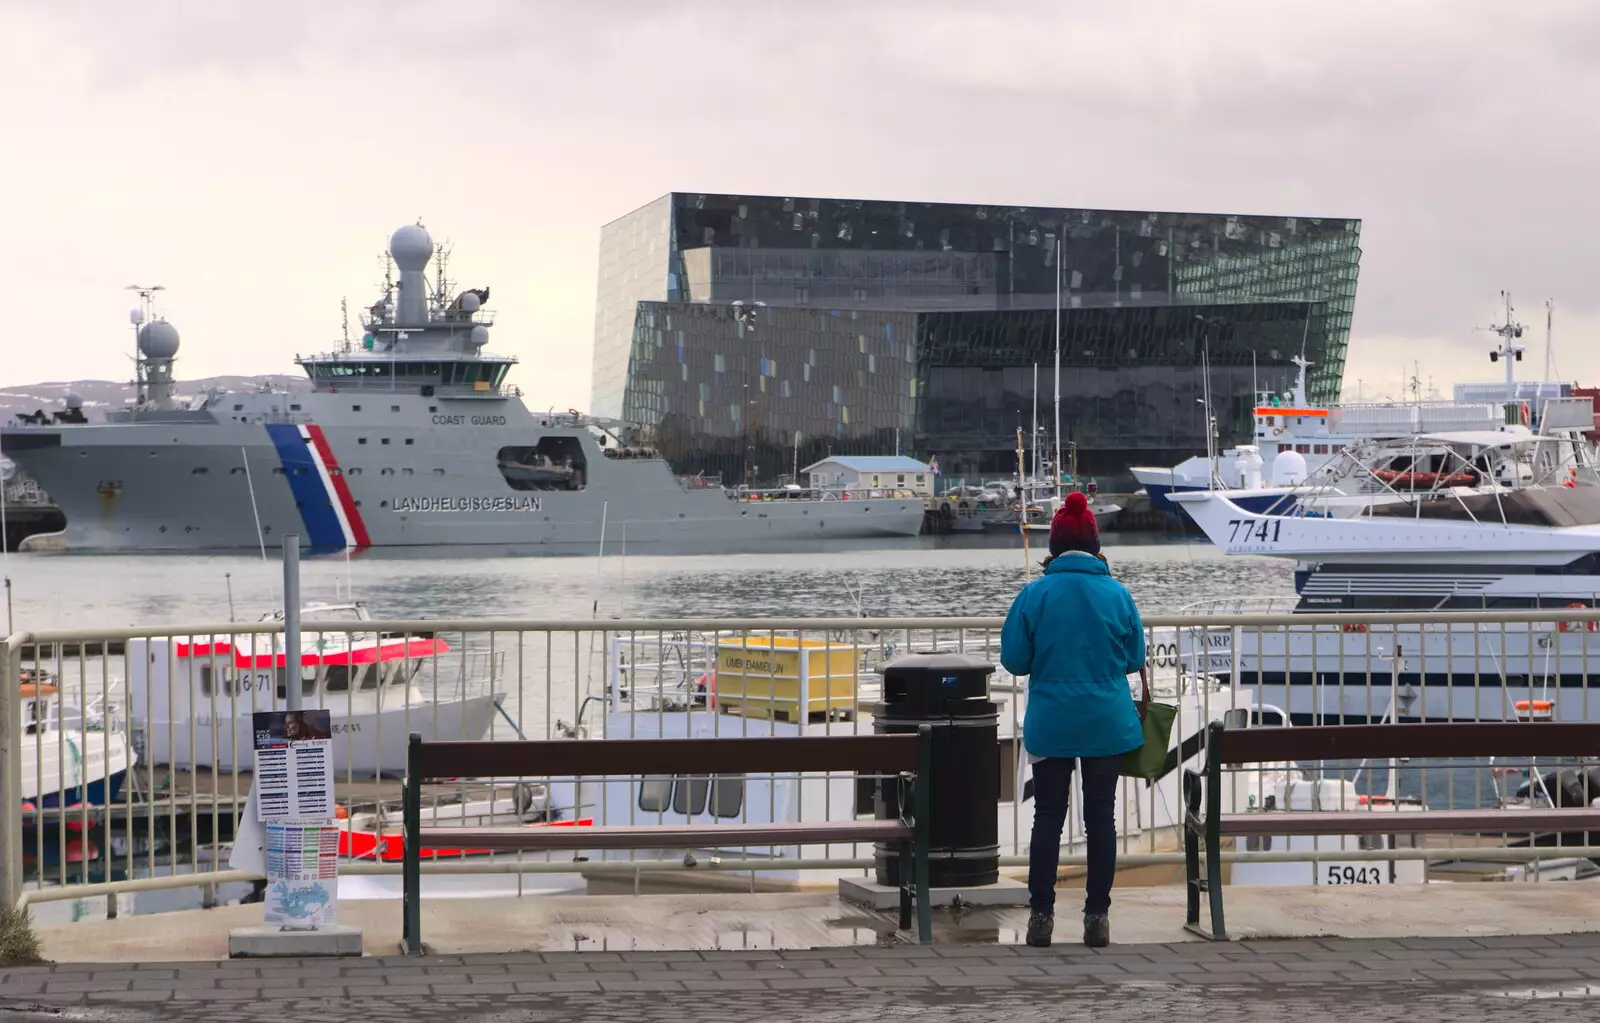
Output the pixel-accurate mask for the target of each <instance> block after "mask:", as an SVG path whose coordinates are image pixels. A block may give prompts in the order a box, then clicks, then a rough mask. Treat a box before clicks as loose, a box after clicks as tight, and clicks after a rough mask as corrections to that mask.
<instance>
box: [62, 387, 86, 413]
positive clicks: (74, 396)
mask: <svg viewBox="0 0 1600 1023" xmlns="http://www.w3.org/2000/svg"><path fill="white" fill-rule="evenodd" d="M61 403H62V404H63V405H65V406H66V407H67V408H73V409H77V408H83V395H81V394H79V393H78V392H77V391H68V392H67V393H66V394H65V395H63V396H62V398H61Z"/></svg>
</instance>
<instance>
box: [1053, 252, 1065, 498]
mask: <svg viewBox="0 0 1600 1023" xmlns="http://www.w3.org/2000/svg"><path fill="white" fill-rule="evenodd" d="M1063 227H1065V225H1064V224H1063ZM1055 395H1056V398H1055V420H1056V424H1055V425H1056V429H1055V434H1056V460H1055V462H1054V463H1052V470H1051V475H1052V476H1054V477H1055V482H1056V486H1055V492H1056V502H1057V503H1058V504H1059V503H1060V501H1061V238H1060V236H1059V235H1058V236H1057V237H1056V388H1055Z"/></svg>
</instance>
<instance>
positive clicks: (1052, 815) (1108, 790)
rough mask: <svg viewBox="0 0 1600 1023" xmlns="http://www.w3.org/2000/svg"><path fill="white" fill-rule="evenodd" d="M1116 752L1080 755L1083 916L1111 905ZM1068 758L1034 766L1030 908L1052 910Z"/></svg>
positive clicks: (1098, 913)
mask: <svg viewBox="0 0 1600 1023" xmlns="http://www.w3.org/2000/svg"><path fill="white" fill-rule="evenodd" d="M1122 761H1123V757H1122V756H1121V755H1118V756H1114V757H1083V758H1081V759H1080V760H1078V761H1076V762H1077V763H1081V764H1083V830H1084V836H1085V838H1087V840H1088V847H1089V848H1088V853H1089V877H1088V885H1087V888H1088V890H1087V892H1086V893H1085V896H1084V900H1083V912H1084V915H1085V916H1101V915H1104V914H1105V913H1107V912H1109V911H1110V909H1111V880H1112V878H1113V877H1114V876H1115V875H1116V872H1117V821H1116V805H1117V779H1118V778H1120V777H1121V776H1122ZM1073 763H1074V761H1073V760H1072V759H1071V758H1065V757H1062V758H1050V759H1047V760H1041V761H1039V762H1038V763H1036V764H1034V765H1033V844H1032V846H1031V847H1030V848H1029V850H1028V904H1029V906H1031V907H1032V908H1033V910H1034V911H1035V912H1039V913H1054V912H1055V908H1056V868H1057V866H1058V863H1059V861H1060V859H1061V829H1062V827H1063V826H1064V825H1065V824H1066V823H1067V801H1068V797H1069V795H1070V794H1071V792H1072V765H1073Z"/></svg>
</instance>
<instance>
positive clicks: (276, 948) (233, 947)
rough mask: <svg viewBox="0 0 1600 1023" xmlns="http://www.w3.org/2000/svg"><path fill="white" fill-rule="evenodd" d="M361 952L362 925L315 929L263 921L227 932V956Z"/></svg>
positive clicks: (291, 956) (292, 956)
mask: <svg viewBox="0 0 1600 1023" xmlns="http://www.w3.org/2000/svg"><path fill="white" fill-rule="evenodd" d="M359 955H361V928H359V927H349V926H345V925H342V924H341V925H339V926H336V927H329V928H325V929H323V930H318V931H282V930H279V929H278V928H276V927H268V926H265V925H261V926H257V927H235V928H234V929H233V930H232V931H230V932H228V958H229V959H301V958H309V957H311V956H359Z"/></svg>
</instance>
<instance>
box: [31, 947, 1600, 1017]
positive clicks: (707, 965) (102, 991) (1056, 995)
mask: <svg viewBox="0 0 1600 1023" xmlns="http://www.w3.org/2000/svg"><path fill="white" fill-rule="evenodd" d="M1219 1008H1225V1009H1226V1010H1227V1011H1229V1012H1230V1013H1231V1014H1232V1015H1231V1016H1230V1017H1229V1018H1230V1021H1233V1020H1237V1021H1253V1020H1258V1019H1259V1020H1274V1021H1277V1020H1282V1019H1284V1018H1286V1017H1287V1018H1293V1019H1294V1020H1295V1023H1321V1021H1323V1020H1346V1019H1352V1018H1359V1019H1362V1020H1363V1021H1386V1020H1404V1021H1407V1023H1430V1021H1433V1020H1440V1021H1444V1020H1449V1021H1475V1020H1499V1019H1516V1020H1524V1021H1525V1020H1543V1019H1552V1020H1559V1019H1591V1020H1592V1019H1596V1018H1600V934H1587V935H1552V936H1532V937H1510V938H1479V939H1469V938H1461V939H1410V940H1407V939H1400V940H1365V941H1351V940H1334V939H1318V940H1300V941H1272V942H1236V943H1232V944H1207V943H1193V944H1176V945H1118V946H1112V947H1111V948H1108V949H1103V950H1099V951H1092V950H1089V949H1085V948H1083V947H1081V946H1075V945H1058V946H1057V947H1055V948H1052V949H1043V950H1041V949H1030V948H1026V947H1022V946H1015V945H952V946H939V947H934V948H921V947H917V946H891V947H887V948H821V949H813V950H809V951H705V952H563V953H550V952H546V953H535V952H529V953H512V954H505V955H470V956H443V957H421V958H410V959H408V958H404V957H399V956H395V957H375V958H366V959H357V960H281V961H233V962H208V963H155V964H148V965H146V964H138V965H129V964H118V965H94V964H64V965H59V966H50V967H37V968H29V969H16V970H0V1023H24V1021H34V1020H46V1019H57V1020H64V1019H90V1020H106V1021H117V1023H143V1021H154V1020H157V1019H159V1020H175V1021H202V1020H203V1021H207V1023H210V1021H217V1023H254V1021H257V1020H263V1021H265V1020H271V1021H273V1023H283V1021H284V1020H288V1019H293V1020H297V1021H300V1020H303V1021H308V1023H342V1021H345V1020H350V1021H358V1020H359V1021H363V1023H367V1021H388V1020H414V1021H421V1023H433V1021H444V1020H470V1021H478V1023H502V1021H504V1023H510V1021H519V1020H528V1021H551V1023H564V1021H569V1020H571V1021H576V1020H580V1019H581V1020H584V1021H610V1020H617V1021H627V1023H654V1021H657V1020H659V1021H663V1023H666V1021H674V1023H676V1021H682V1020H692V1021H696V1023H732V1021H743V1020H760V1021H762V1023H784V1021H789V1020H793V1021H797V1023H798V1021H805V1023H813V1021H819V1023H820V1021H824V1020H837V1021H849V1023H872V1021H879V1020H899V1019H902V1018H904V1017H908V1016H911V1015H913V1014H915V1015H916V1016H917V1018H918V1019H919V1020H924V1021H929V1023H938V1021H943V1020H952V1021H953V1020H958V1019H959V1020H963V1021H976V1023H983V1021H987V1020H996V1021H998V1020H1047V1019H1048V1020H1058V1019H1062V1018H1070V1017H1072V1016H1074V1015H1076V1014H1078V1013H1083V1014H1084V1015H1085V1017H1086V1018H1094V1019H1096V1020H1109V1021H1121V1020H1128V1021H1137V1020H1156V1019H1160V1020H1163V1021H1166V1020H1170V1019H1171V1018H1173V1015H1174V1014H1175V1013H1189V1014H1193V1013H1195V1012H1198V1011H1201V1010H1206V1011H1211V1012H1214V1011H1215V1010H1217V1009H1219Z"/></svg>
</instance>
